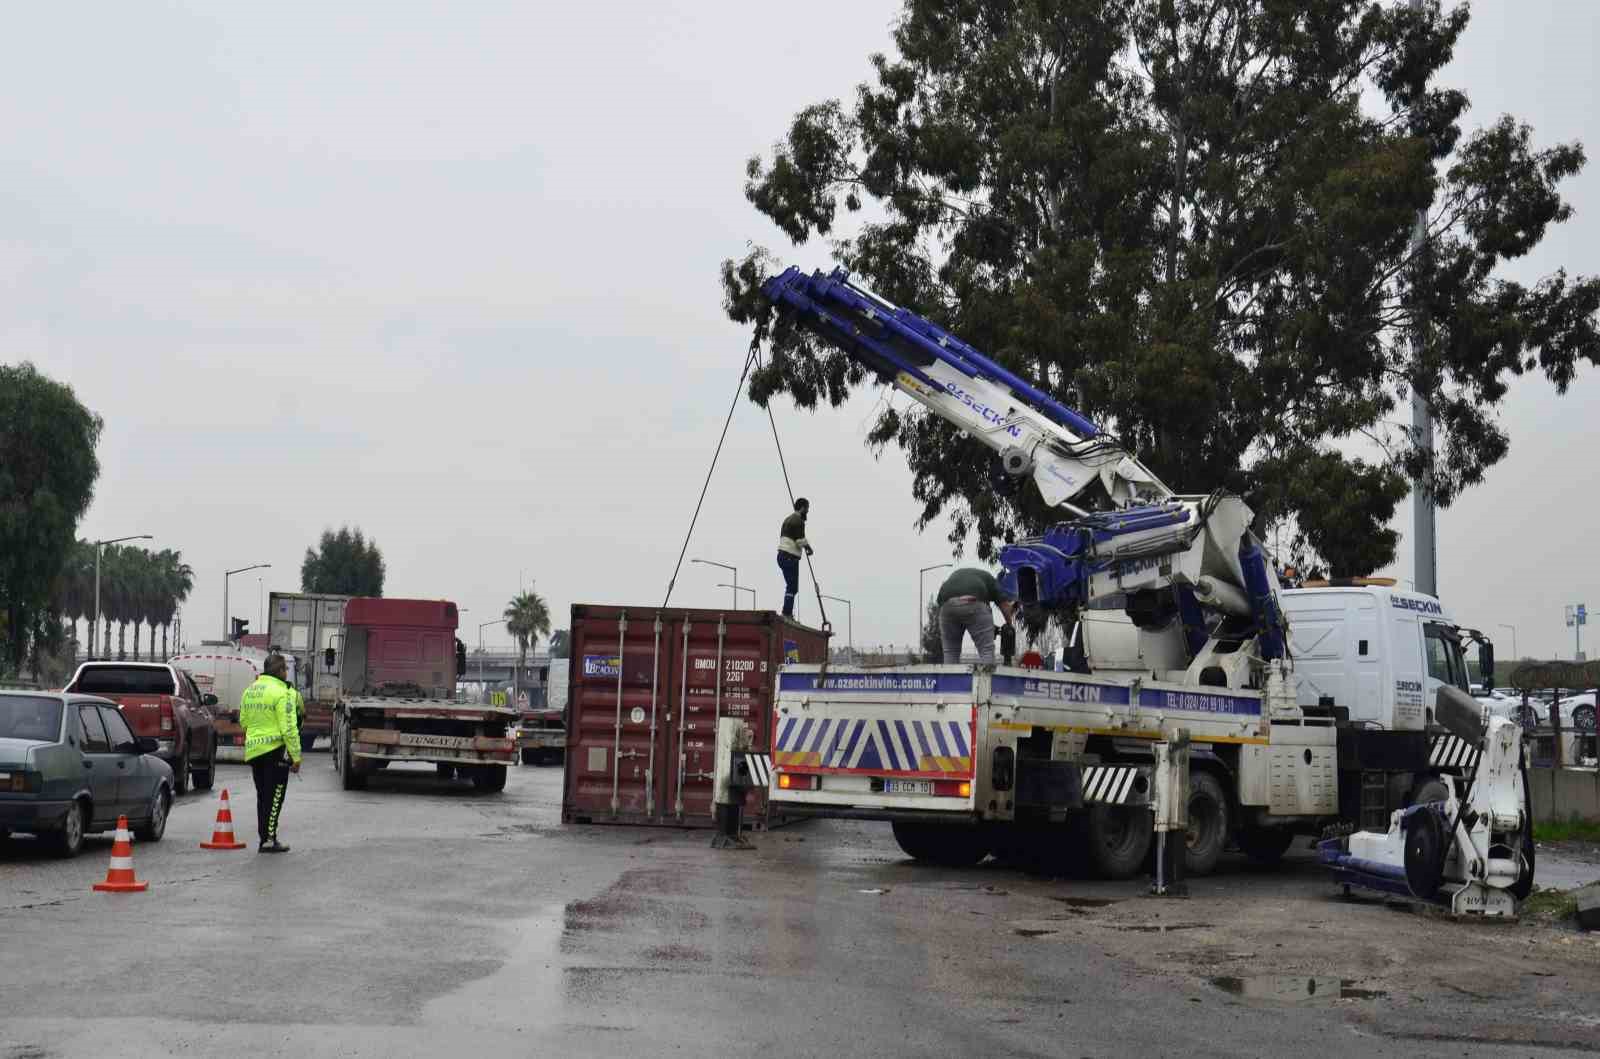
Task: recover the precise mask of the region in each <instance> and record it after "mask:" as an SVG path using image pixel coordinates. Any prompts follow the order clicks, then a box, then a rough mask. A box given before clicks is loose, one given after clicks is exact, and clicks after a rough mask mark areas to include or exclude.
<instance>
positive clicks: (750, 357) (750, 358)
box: [661, 339, 788, 610]
mask: <svg viewBox="0 0 1600 1059" xmlns="http://www.w3.org/2000/svg"><path fill="white" fill-rule="evenodd" d="M758 349H760V340H759V339H751V340H750V352H749V353H748V354H746V356H745V358H744V370H743V371H741V372H739V385H738V386H736V387H734V390H733V403H732V404H730V405H728V418H726V419H724V420H723V421H722V436H721V437H720V438H718V439H717V451H715V452H713V453H712V454H711V466H710V468H709V469H707V471H706V480H705V484H704V485H702V486H700V499H699V500H697V501H695V505H694V516H693V517H692V518H690V519H689V532H688V533H685V534H684V535H683V547H682V548H680V549H679V550H678V564H677V565H676V566H674V567H673V568H672V578H671V580H669V581H668V582H667V596H666V599H663V600H662V601H661V607H662V609H663V610H664V609H666V606H667V603H668V601H670V600H671V599H672V589H673V587H674V586H675V585H677V583H678V571H680V570H682V569H683V557H684V556H685V555H687V554H689V538H691V537H693V536H694V524H695V523H696V522H698V521H699V520H700V508H701V507H702V506H703V505H704V504H705V502H706V490H707V489H709V488H711V476H712V475H713V474H714V473H716V470H717V457H718V456H721V455H722V443H723V442H725V441H727V440H728V424H730V423H732V422H733V410H734V409H735V408H738V407H739V397H740V395H741V394H743V393H744V380H745V379H746V378H748V377H749V375H750V365H751V364H754V363H755V361H756V355H757V353H756V351H757V350H758ZM787 473H788V472H785V476H787ZM735 604H736V605H737V600H736V601H735Z"/></svg>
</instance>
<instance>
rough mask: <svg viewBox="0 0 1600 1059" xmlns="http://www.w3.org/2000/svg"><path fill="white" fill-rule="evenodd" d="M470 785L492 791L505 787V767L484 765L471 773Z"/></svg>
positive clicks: (481, 789) (501, 789)
mask: <svg viewBox="0 0 1600 1059" xmlns="http://www.w3.org/2000/svg"><path fill="white" fill-rule="evenodd" d="M472 785H473V786H474V787H476V788H478V790H480V791H487V792H490V793H493V792H494V791H503V790H505V789H506V767H505V766H504V765H484V766H482V767H480V768H479V769H478V770H477V771H476V772H474V773H473V774H472Z"/></svg>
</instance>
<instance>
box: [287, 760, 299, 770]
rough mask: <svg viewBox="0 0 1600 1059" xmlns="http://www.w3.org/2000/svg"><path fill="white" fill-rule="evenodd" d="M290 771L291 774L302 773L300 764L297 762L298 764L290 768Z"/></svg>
mask: <svg viewBox="0 0 1600 1059" xmlns="http://www.w3.org/2000/svg"><path fill="white" fill-rule="evenodd" d="M289 771H290V772H299V771H300V762H298V761H296V762H294V763H292V764H291V765H290V766H289Z"/></svg>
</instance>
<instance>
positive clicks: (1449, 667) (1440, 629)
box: [1423, 625, 1467, 691]
mask: <svg viewBox="0 0 1600 1059" xmlns="http://www.w3.org/2000/svg"><path fill="white" fill-rule="evenodd" d="M1423 636H1424V637H1425V643H1426V644H1427V648H1428V676H1430V677H1432V678H1433V679H1434V680H1437V681H1439V682H1440V683H1442V684H1449V685H1451V686H1452V687H1456V688H1460V689H1461V690H1462V691H1466V690H1467V664H1466V660H1465V659H1464V658H1463V657H1462V655H1461V644H1460V642H1459V641H1457V640H1456V638H1455V636H1454V630H1453V629H1446V628H1445V627H1444V626H1443V625H1428V626H1426V627H1425V629H1424V632H1423Z"/></svg>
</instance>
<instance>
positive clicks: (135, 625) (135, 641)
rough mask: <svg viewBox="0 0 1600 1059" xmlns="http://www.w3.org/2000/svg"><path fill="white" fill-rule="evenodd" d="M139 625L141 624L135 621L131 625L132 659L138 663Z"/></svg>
mask: <svg viewBox="0 0 1600 1059" xmlns="http://www.w3.org/2000/svg"><path fill="white" fill-rule="evenodd" d="M141 624H142V623H141V622H137V621H136V622H134V623H133V658H134V661H138V659H139V626H140V625H141Z"/></svg>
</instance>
